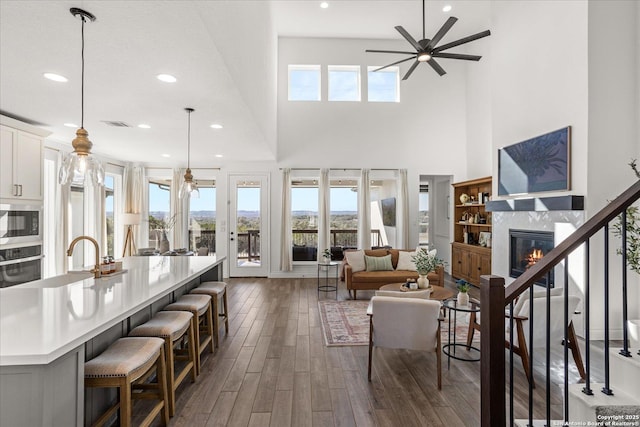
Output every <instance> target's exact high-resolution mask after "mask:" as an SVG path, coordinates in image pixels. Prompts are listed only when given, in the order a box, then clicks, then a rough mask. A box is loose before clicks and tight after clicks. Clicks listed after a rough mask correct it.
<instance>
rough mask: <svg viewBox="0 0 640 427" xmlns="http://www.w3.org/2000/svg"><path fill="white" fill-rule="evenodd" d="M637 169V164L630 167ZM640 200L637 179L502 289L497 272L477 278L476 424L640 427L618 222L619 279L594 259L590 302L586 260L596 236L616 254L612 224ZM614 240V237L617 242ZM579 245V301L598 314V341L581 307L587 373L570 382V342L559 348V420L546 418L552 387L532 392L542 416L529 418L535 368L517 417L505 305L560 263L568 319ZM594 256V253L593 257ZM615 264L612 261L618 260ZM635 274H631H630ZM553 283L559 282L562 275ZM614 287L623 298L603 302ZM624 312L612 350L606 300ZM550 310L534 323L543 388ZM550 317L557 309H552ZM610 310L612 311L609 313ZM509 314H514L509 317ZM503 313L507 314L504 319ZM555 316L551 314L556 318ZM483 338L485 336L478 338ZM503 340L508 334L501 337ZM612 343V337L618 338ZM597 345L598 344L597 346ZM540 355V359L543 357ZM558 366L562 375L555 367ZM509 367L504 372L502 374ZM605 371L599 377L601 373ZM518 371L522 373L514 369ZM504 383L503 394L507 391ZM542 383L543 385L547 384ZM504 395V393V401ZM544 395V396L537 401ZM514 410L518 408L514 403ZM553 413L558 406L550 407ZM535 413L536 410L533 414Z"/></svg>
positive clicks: (638, 366)
mask: <svg viewBox="0 0 640 427" xmlns="http://www.w3.org/2000/svg"><path fill="white" fill-rule="evenodd" d="M634 170H635V169H634ZM639 199H640V180H639V181H638V182H636V183H635V184H634V185H632V186H631V187H630V188H629V189H627V190H626V191H625V192H624V193H622V194H621V195H620V196H619V197H617V198H616V199H615V200H613V201H612V202H610V203H609V204H608V205H607V206H606V207H605V208H604V209H603V210H602V211H600V212H598V213H597V214H596V215H594V216H593V217H591V218H590V219H589V220H588V221H587V222H586V223H585V224H584V225H583V226H581V227H580V228H579V229H577V230H576V231H575V232H574V233H573V234H572V235H571V236H569V237H568V238H566V239H565V240H564V241H562V242H561V243H560V244H558V245H557V246H556V247H555V248H554V249H553V250H552V251H550V252H549V253H547V254H546V255H545V256H544V257H543V258H542V259H541V260H540V261H539V262H537V263H536V264H535V265H534V266H532V267H531V268H529V269H528V270H526V271H525V272H524V273H523V274H522V275H521V276H520V277H518V278H517V279H516V280H515V281H514V282H513V283H511V284H510V285H508V286H507V287H505V281H504V279H503V278H502V277H498V276H482V279H481V286H480V300H481V301H482V305H481V313H480V314H481V318H482V322H481V326H480V327H481V330H480V334H481V336H482V337H483V339H482V341H481V353H482V358H481V366H480V383H481V386H480V391H481V425H482V427H505V426H506V425H510V426H514V425H515V426H522V427H525V426H535V427H537V426H553V425H558V426H565V425H567V426H568V425H581V426H586V425H593V426H604V425H620V426H623V425H624V426H636V427H638V426H640V349H639V348H638V347H640V345H638V344H637V341H636V344H635V345H636V346H635V347H634V348H630V347H629V342H630V341H629V336H628V322H627V321H628V318H627V314H628V313H627V312H628V306H629V304H634V305H633V306H634V307H635V304H637V303H635V302H634V301H629V299H628V292H627V270H628V268H627V259H626V253H627V251H626V250H627V247H628V246H627V245H628V242H627V236H626V232H625V229H624V227H623V229H622V230H623V232H622V248H623V250H622V257H621V259H622V265H620V266H618V265H616V268H621V271H622V273H621V275H622V280H621V283H619V281H617V280H616V281H615V283H614V281H611V282H612V283H609V276H610V274H609V272H610V266H609V258H610V257H608V256H605V257H602V258H604V259H602V260H598V261H595V260H593V262H602V264H603V270H602V271H603V272H604V279H603V286H604V297H603V296H602V294H601V293H600V292H598V295H596V296H594V297H593V298H592V299H593V301H590V295H589V294H590V277H591V275H590V266H589V262H590V261H592V260H591V259H590V256H589V253H590V252H589V251H590V249H589V248H590V244H591V243H592V241H591V239H592V237H593V236H595V235H596V234H598V235H599V236H600V237H601V240H602V241H603V243H604V248H603V253H604V254H610V253H613V252H615V247H613V246H612V247H611V248H610V246H609V235H610V228H611V225H612V224H615V221H616V218H618V217H621V218H622V223H623V224H624V223H626V219H627V216H626V215H627V214H628V213H627V212H628V211H627V209H628V208H629V207H630V206H631V205H632V204H634V203H635V202H636V201H638V200H639ZM615 246H617V243H616V244H615ZM579 247H582V248H584V252H585V257H584V262H585V266H586V271H585V278H586V281H585V289H584V297H585V298H584V301H583V303H584V307H590V308H591V309H593V307H594V306H597V307H598V308H602V309H603V310H602V312H603V313H604V315H603V319H604V340H603V341H594V342H592V341H591V340H590V336H589V335H590V327H589V325H590V323H589V322H590V312H589V310H588V309H587V310H586V311H585V340H584V345H585V347H586V348H585V353H584V355H583V356H584V364H585V369H586V378H585V381H584V382H583V383H578V384H569V378H570V375H569V364H570V362H569V360H570V359H569V357H570V356H569V350H568V347H569V346H568V345H565V346H564V362H560V363H558V361H557V360H554V364H553V369H554V371H555V372H554V373H555V375H556V376H558V375H559V376H560V377H561V378H562V382H563V383H562V384H558V386H559V388H560V390H559V391H560V393H558V390H557V387H556V391H555V393H556V395H557V394H561V400H562V405H561V407H562V419H557V417H554V418H552V417H551V407H552V403H553V405H554V406H556V408H557V407H558V403H559V402H558V399H557V397H554V398H553V399H555V401H552V397H551V394H552V393H551V392H547V393H545V394H544V397H542V398H541V397H540V394H539V393H538V397H537V401H536V402H535V406H536V413H537V414H541V413H543V412H544V411H542V410H541V407H542V409H544V410H546V418H545V419H534V417H533V413H534V410H533V408H534V398H533V396H534V389H533V381H532V380H533V370H531V372H532V373H531V377H530V378H529V401H528V406H527V407H525V409H527V410H528V418H527V419H515V417H514V409H513V408H514V397H513V396H514V394H513V392H512V391H511V390H513V389H514V383H513V375H514V374H513V367H512V366H511V365H510V364H507V363H506V357H505V345H507V344H508V347H510V348H511V350H509V351H508V353H509V355H510V357H509V359H510V363H511V360H512V359H513V347H514V344H517V342H520V341H519V340H518V341H515V340H514V338H513V337H511V338H510V340H511V342H510V343H509V342H507V343H505V338H504V330H505V315H504V312H505V308H508V307H509V306H511V308H513V306H512V304H513V303H514V301H515V299H516V298H517V297H518V296H519V295H521V294H522V293H523V292H525V291H527V292H530V301H532V300H533V295H534V294H533V290H532V288H533V285H534V283H535V282H536V281H537V280H539V279H541V278H544V277H550V275H551V273H550V271H552V270H553V268H554V267H555V266H556V265H558V264H560V263H565V269H564V271H565V274H564V276H565V277H564V286H562V285H560V286H561V287H563V288H564V290H565V291H564V301H565V302H564V310H563V313H562V314H563V315H564V320H565V322H564V323H565V324H569V321H570V319H571V316H572V315H573V313H572V312H569V310H568V301H569V295H568V291H567V289H568V285H569V278H568V273H567V270H568V269H567V268H566V266H567V265H568V262H569V258H568V257H569V255H570V254H571V253H573V252H574V251H575V250H576V249H577V248H579ZM594 258H597V257H594ZM616 264H617V263H616ZM631 274H635V273H631ZM557 283H562V279H560V281H558V282H557ZM611 289H616V290H619V291H620V294H621V295H622V301H621V302H620V301H618V300H616V301H615V302H610V301H609V299H610V298H609V295H610V290H611ZM544 298H546V300H547V307H550V305H549V301H551V296H550V291H549V290H547V293H546V297H544ZM621 303H622V307H621V312H622V319H621V320H622V325H623V328H622V332H623V337H622V344H621V345H620V344H617V346H618V348H614V347H612V346H611V345H610V343H611V339H610V331H611V328H610V327H609V320H610V319H609V317H610V313H609V310H610V306H613V305H614V304H621ZM530 307H531V311H530V314H529V315H528V316H529V322H528V323H529V325H531V326H530V327H529V328H528V329H529V330H528V331H526V332H525V333H526V334H528V336H530V337H531V339H532V338H533V331H534V329H533V326H532V325H533V324H534V316H535V313H534V312H533V302H531V306H530ZM549 312H550V310H549V309H547V314H546V316H543V317H541V318H539V319H536V320H537V321H538V323H539V322H540V321H541V320H542V321H546V323H543V324H542V325H546V326H542V327H543V329H542V330H541V329H539V328H540V327H538V329H537V330H538V331H542V332H544V329H546V331H547V345H546V350H545V353H544V355H543V356H546V363H545V368H546V380H547V385H546V386H545V383H544V382H543V381H538V380H536V384H537V386H538V387H542V388H543V390H550V388H549V387H550V382H549V381H550V378H551V366H550V365H551V363H549V361H550V360H551V359H550V352H551V350H550V341H549V330H550V329H551V318H552V316H551V315H550V314H549ZM555 314H556V317H557V315H558V313H557V312H556V313H555ZM611 316H612V315H611ZM511 317H512V318H513V315H512V316H511ZM507 319H508V317H507ZM556 320H557V319H556ZM484 337H488V339H484ZM567 337H568V335H566V334H565V336H564V340H565V342H569V343H570V342H571V341H567ZM507 341H509V340H507ZM616 343H617V341H616ZM602 347H603V348H602ZM595 352H601V357H600V358H598V359H602V361H603V362H599V361H598V362H597V363H598V364H597V365H596V364H595V363H594V362H593V361H592V360H591V354H592V353H594V354H595ZM543 356H541V355H540V353H539V354H538V356H537V357H540V358H541V359H543V360H544V357H543ZM592 366H593V367H594V368H595V370H596V371H597V372H598V375H594V376H593V378H592V374H591V367H592ZM562 370H564V374H563V375H562V373H561V371H562ZM507 372H508V373H509V375H507ZM601 372H602V373H603V374H602V375H600V373H601ZM516 374H519V375H521V373H516ZM507 386H509V387H508V390H510V391H509V393H507V392H506V390H507ZM545 387H546V388H545ZM505 397H506V399H505ZM542 399H546V401H545V402H544V404H543V402H541V400H542ZM507 404H509V408H510V409H509V410H508V411H507ZM519 409H520V408H519ZM556 412H557V410H556ZM536 418H540V416H538V417H536Z"/></svg>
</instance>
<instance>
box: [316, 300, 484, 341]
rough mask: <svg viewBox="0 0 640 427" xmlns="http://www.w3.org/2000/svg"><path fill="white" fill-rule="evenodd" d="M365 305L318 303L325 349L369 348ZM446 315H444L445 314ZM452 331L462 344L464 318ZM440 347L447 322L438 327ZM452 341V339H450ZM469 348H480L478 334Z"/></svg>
mask: <svg viewBox="0 0 640 427" xmlns="http://www.w3.org/2000/svg"><path fill="white" fill-rule="evenodd" d="M368 306H369V301H366V300H363V301H353V300H347V301H328V300H323V301H318V309H319V311H320V321H321V322H320V323H321V324H322V331H323V334H324V342H325V344H326V345H327V346H328V347H332V346H346V345H369V316H367V307H368ZM447 314H448V313H447ZM457 320H458V322H457V325H456V327H455V339H456V342H459V343H466V342H467V332H468V328H469V323H468V319H467V316H458V319H457ZM441 334H442V335H441V336H442V344H446V343H447V342H448V339H449V319H448V318H446V319H444V321H443V322H442V324H441ZM451 341H453V335H452V336H451ZM473 345H474V346H479V345H480V332H478V331H476V332H475V334H474V336H473Z"/></svg>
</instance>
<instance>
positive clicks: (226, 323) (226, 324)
mask: <svg viewBox="0 0 640 427" xmlns="http://www.w3.org/2000/svg"><path fill="white" fill-rule="evenodd" d="M222 304H223V308H224V331H225V332H226V334H227V336H228V335H229V310H228V309H227V290H226V289H225V290H224V293H223V294H222Z"/></svg>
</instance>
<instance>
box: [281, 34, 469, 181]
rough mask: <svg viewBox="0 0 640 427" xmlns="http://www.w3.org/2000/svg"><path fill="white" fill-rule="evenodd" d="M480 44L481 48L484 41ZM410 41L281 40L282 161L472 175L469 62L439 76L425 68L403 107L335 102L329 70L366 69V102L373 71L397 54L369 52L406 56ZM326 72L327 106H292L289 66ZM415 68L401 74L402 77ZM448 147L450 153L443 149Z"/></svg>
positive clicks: (408, 87) (409, 83) (409, 84)
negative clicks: (309, 66)
mask: <svg viewBox="0 0 640 427" xmlns="http://www.w3.org/2000/svg"><path fill="white" fill-rule="evenodd" d="M478 43H480V42H478ZM405 44H406V42H404V43H403V41H398V42H395V41H388V40H386V41H383V40H355V39H343V40H337V39H300V38H281V39H280V40H279V49H278V51H279V61H278V162H279V163H280V164H281V165H282V166H292V167H333V168H341V167H346V168H361V167H367V168H371V169H375V168H407V169H415V170H417V171H419V172H423V173H428V174H447V175H448V174H463V173H465V171H466V158H465V156H464V155H461V153H463V152H464V150H465V145H466V132H465V125H464V123H465V116H466V95H465V93H466V89H465V87H466V83H465V67H466V66H470V67H473V66H475V65H476V64H475V63H473V64H460V62H464V61H451V60H450V61H446V62H445V60H443V61H442V65H443V67H445V69H446V70H447V72H448V74H446V75H445V76H444V77H439V76H438V74H436V73H435V72H434V71H433V70H432V69H431V67H429V66H428V65H424V64H423V65H421V66H419V67H418V69H416V70H415V71H414V73H413V74H412V75H411V77H410V78H409V79H408V80H406V81H402V82H401V83H400V97H401V102H400V103H377V102H374V103H369V102H366V101H363V102H328V101H327V100H326V99H327V84H326V83H327V79H326V74H327V71H326V70H327V69H326V66H327V65H360V66H361V73H362V82H363V84H362V87H363V88H364V90H363V94H362V96H363V99H364V100H366V82H367V75H366V69H367V68H366V67H367V66H368V65H384V64H387V63H390V62H393V61H394V60H397V59H395V58H397V55H395V56H394V55H390V56H389V55H382V54H377V55H376V54H372V53H365V49H367V48H369V49H393V50H398V49H400V50H406V46H405ZM289 64H320V65H322V75H323V80H322V93H323V95H322V99H323V100H322V101H320V102H290V101H288V100H287V89H288V88H287V66H288V65H289ZM407 67H408V66H403V67H401V76H402V75H404V72H406V70H407ZM444 147H446V149H443V148H444Z"/></svg>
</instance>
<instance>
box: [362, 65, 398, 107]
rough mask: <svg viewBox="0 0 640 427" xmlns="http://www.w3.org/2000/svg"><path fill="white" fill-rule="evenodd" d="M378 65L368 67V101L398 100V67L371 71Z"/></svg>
mask: <svg viewBox="0 0 640 427" xmlns="http://www.w3.org/2000/svg"><path fill="white" fill-rule="evenodd" d="M378 68H380V67H368V68H367V70H368V72H367V80H368V98H367V99H368V101H369V102H400V80H399V74H398V72H399V69H398V67H389V68H385V69H384V70H380V71H373V70H375V69H378Z"/></svg>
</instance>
